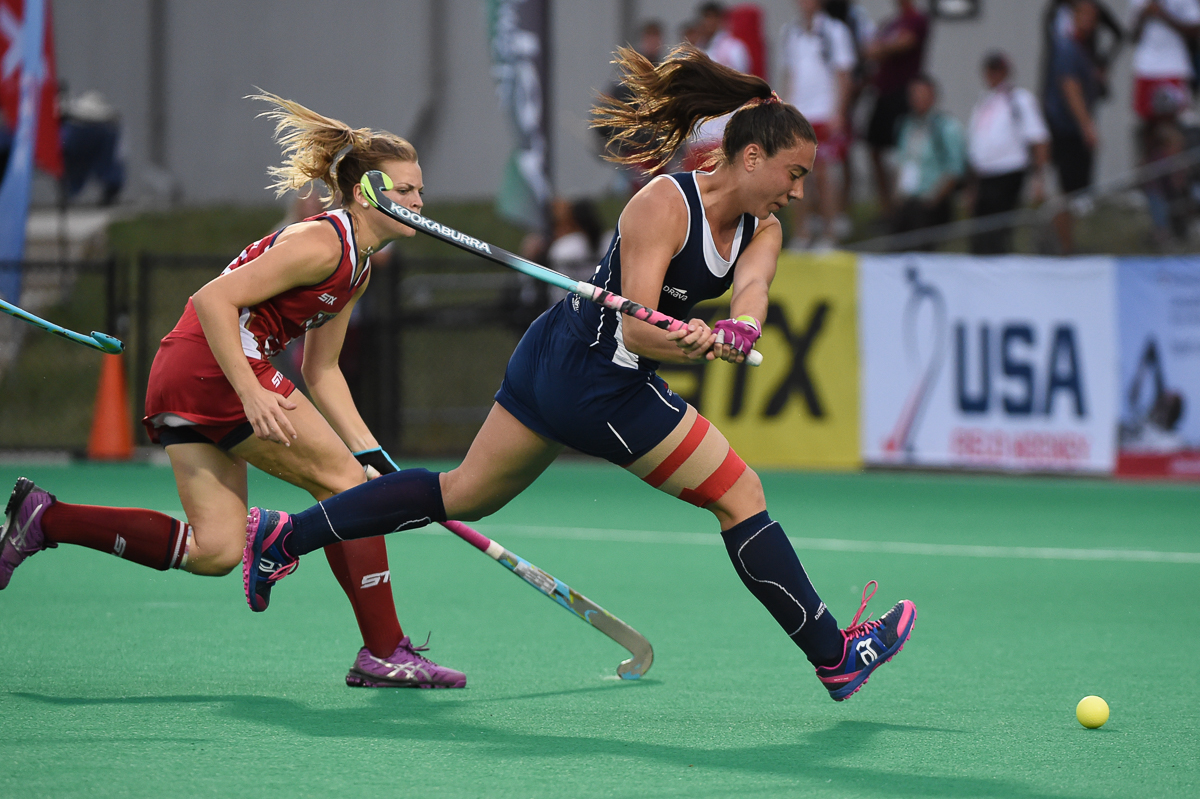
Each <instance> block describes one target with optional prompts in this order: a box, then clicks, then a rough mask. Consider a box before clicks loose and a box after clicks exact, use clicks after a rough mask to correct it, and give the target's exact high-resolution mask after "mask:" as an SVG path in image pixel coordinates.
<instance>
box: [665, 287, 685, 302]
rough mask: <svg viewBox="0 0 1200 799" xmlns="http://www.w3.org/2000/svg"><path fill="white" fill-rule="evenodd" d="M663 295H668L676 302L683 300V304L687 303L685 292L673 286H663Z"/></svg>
mask: <svg viewBox="0 0 1200 799" xmlns="http://www.w3.org/2000/svg"><path fill="white" fill-rule="evenodd" d="M663 293H664V294H670V295H671V296H672V297H674V298H675V299H677V300H683V301H684V302H687V292H686V291H684V290H683V289H677V288H675V287H674V286H663Z"/></svg>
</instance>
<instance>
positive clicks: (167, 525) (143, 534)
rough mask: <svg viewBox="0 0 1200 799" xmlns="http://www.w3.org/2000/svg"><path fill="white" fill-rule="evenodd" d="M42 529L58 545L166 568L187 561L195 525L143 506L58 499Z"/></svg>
mask: <svg viewBox="0 0 1200 799" xmlns="http://www.w3.org/2000/svg"><path fill="white" fill-rule="evenodd" d="M42 531H43V532H44V533H45V534H46V538H47V539H49V540H50V541H53V542H54V543H56V544H75V545H77V546H81V547H88V548H89V549H95V550H97V551H99V552H107V553H109V554H110V555H116V556H117V557H118V558H124V559H125V560H131V561H133V562H134V563H140V564H141V565H143V566H149V567H150V568H152V569H158V570H159V571H166V570H167V569H179V568H182V567H183V565H184V564H185V563H187V547H188V539H189V538H190V537H191V534H192V526H191V525H190V524H186V523H184V522H181V521H179V520H178V519H175V518H172V517H171V516H168V515H167V514H165V513H159V512H158V511H154V510H146V509H144V508H107V507H103V506H100V505H70V504H68V503H66V502H55V503H54V504H53V505H51V506H50V507H49V508H47V509H46V512H45V514H44V515H43V516H42Z"/></svg>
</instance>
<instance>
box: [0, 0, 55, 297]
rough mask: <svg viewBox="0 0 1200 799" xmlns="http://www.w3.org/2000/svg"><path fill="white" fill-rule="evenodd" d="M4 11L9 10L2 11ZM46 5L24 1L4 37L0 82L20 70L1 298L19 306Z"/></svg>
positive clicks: (3, 192)
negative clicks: (19, 15) (22, 15)
mask: <svg viewBox="0 0 1200 799" xmlns="http://www.w3.org/2000/svg"><path fill="white" fill-rule="evenodd" d="M5 10H7V9H5ZM45 12H46V6H45V3H44V2H43V0H26V2H25V18H24V19H23V20H19V21H18V22H19V27H16V28H13V27H12V26H11V17H8V18H7V19H6V20H5V21H6V22H9V23H10V24H7V25H4V26H3V27H4V29H5V30H4V33H5V34H8V35H11V36H12V37H13V38H12V40H11V41H8V42H7V43H6V44H7V47H6V48H5V49H4V58H3V59H2V60H0V70H2V74H0V79H2V78H4V77H8V76H9V75H10V73H11V72H12V71H14V70H19V71H20V76H19V81H20V84H19V85H20V100H19V105H18V110H17V125H16V131H15V132H14V135H13V144H12V151H11V154H10V155H9V158H8V169H7V170H6V171H5V173H4V183H3V184H2V185H0V263H2V264H3V269H2V270H0V296H2V297H3V298H4V299H6V300H8V301H9V302H12V303H14V304H15V303H19V302H20V299H21V298H20V293H21V271H20V266H19V262H20V260H21V257H22V256H23V255H24V253H25V222H26V219H27V218H28V216H29V192H30V187H31V185H32V183H33V154H34V147H35V146H36V143H37V133H38V116H39V101H40V98H41V94H42V83H43V81H44V80H45V77H46V74H47V66H46V61H45V57H44V55H45V54H44V52H43V47H42V43H43V41H44V40H45V35H46V14H45Z"/></svg>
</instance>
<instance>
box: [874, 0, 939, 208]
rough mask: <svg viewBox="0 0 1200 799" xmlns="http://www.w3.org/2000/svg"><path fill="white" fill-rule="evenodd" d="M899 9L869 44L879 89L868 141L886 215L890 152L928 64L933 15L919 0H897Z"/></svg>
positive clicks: (888, 206) (890, 179) (890, 182)
mask: <svg viewBox="0 0 1200 799" xmlns="http://www.w3.org/2000/svg"><path fill="white" fill-rule="evenodd" d="M896 10H897V12H898V13H897V15H896V17H895V18H894V19H892V20H889V21H888V22H887V23H885V24H884V26H883V28H882V29H881V30H880V31H879V34H878V35H877V36H876V37H875V40H874V41H872V42H871V44H870V46H868V47H867V58H868V59H869V60H870V61H871V62H872V64H873V66H874V79H873V81H872V82H873V84H874V86H875V92H876V97H875V107H874V109H873V110H872V112H871V121H870V123H869V124H868V126H867V144H869V145H870V147H871V166H872V167H873V168H874V172H875V187H876V190H877V192H878V194H879V208H880V211H881V212H882V213H883V214H884V215H885V216H886V215H888V214H890V213H891V212H892V189H893V187H892V177H891V175H890V173H889V172H888V168H887V162H886V156H887V154H888V152H889V151H890V150H891V149H892V148H893V147H895V146H896V143H897V139H896V136H897V124H898V122H899V120H900V118H901V117H903V116H904V115H905V114H906V113H908V85H909V84H910V83H911V82H912V81H913V79H914V78H916V77H917V76H918V75H919V74H921V70H922V69H923V68H924V64H925V44H926V42H927V41H928V39H929V18H928V17H926V16H925V15H924V14H922V13H921V12H920V11H918V10H917V5H916V2H915V0H896Z"/></svg>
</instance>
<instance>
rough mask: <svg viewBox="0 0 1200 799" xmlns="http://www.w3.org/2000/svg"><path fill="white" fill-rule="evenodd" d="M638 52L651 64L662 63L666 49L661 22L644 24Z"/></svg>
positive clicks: (653, 21) (618, 84)
mask: <svg viewBox="0 0 1200 799" xmlns="http://www.w3.org/2000/svg"><path fill="white" fill-rule="evenodd" d="M637 51H638V52H639V53H641V54H642V55H644V56H645V57H646V60H647V61H649V62H650V63H651V64H657V63H658V62H659V61H662V57H663V53H665V52H666V48H665V46H664V42H663V26H662V23H661V22H659V21H658V20H656V19H651V20H647V21H646V22H643V23H642V29H641V31H639V33H638V45H637ZM616 85H617V86H620V85H621V84H620V82H618V83H617V84H616ZM614 96H615V95H614Z"/></svg>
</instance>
